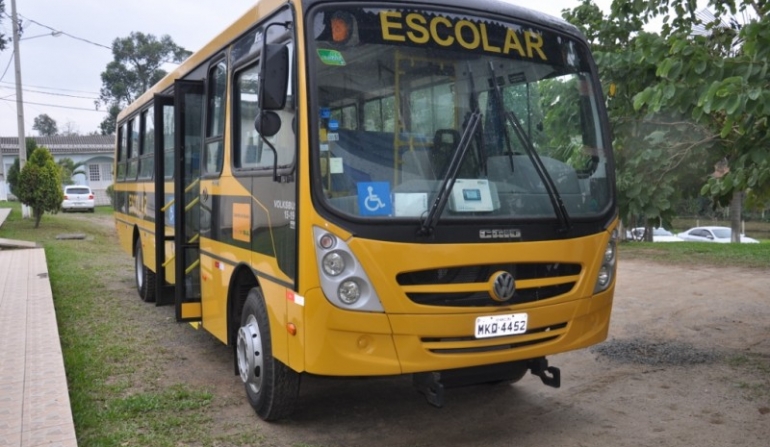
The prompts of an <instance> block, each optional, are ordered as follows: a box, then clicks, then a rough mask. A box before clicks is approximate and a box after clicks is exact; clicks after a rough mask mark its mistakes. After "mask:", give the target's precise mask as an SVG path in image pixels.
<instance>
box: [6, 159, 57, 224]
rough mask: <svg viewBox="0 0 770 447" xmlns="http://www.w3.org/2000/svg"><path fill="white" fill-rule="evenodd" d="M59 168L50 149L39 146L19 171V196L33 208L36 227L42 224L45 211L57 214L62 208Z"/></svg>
mask: <svg viewBox="0 0 770 447" xmlns="http://www.w3.org/2000/svg"><path fill="white" fill-rule="evenodd" d="M59 170H60V168H59V166H58V165H57V164H56V163H55V162H54V160H53V156H52V155H51V153H50V152H49V151H48V149H46V148H44V147H39V148H37V149H35V150H34V151H33V152H32V155H31V156H30V158H29V160H27V163H26V164H25V165H24V168H22V170H21V172H20V173H19V184H18V188H17V191H18V195H17V197H18V198H19V200H20V201H21V202H22V203H24V204H25V205H28V206H29V207H30V208H32V215H33V216H34V217H35V228H37V227H39V226H40V219H41V218H42V217H43V213H45V212H49V213H54V214H56V213H57V212H58V211H59V209H60V208H61V202H62V199H63V197H64V196H63V193H62V188H61V184H60V174H59Z"/></svg>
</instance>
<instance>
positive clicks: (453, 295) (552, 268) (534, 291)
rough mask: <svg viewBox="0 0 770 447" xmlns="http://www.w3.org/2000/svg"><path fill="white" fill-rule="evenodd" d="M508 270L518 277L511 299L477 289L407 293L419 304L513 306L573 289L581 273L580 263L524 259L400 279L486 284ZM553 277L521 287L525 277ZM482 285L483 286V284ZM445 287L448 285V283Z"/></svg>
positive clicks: (414, 283)
mask: <svg viewBox="0 0 770 447" xmlns="http://www.w3.org/2000/svg"><path fill="white" fill-rule="evenodd" d="M499 271H506V272H508V273H510V274H512V275H513V277H514V278H515V280H516V281H517V288H516V292H515V293H514V295H513V298H511V299H510V300H508V301H505V302H501V301H497V300H495V299H493V298H492V296H491V295H490V292H489V291H486V290H483V291H481V290H480V291H476V292H467V293H466V292H451V291H450V292H446V291H441V292H427V293H426V292H407V293H406V296H407V297H408V298H409V299H410V300H412V301H413V302H415V303H417V304H422V305H428V306H448V307H487V306H509V305H511V304H523V303H530V302H534V301H540V300H545V299H549V298H555V297H558V296H561V295H564V294H566V293H569V292H570V291H571V290H572V288H573V287H574V286H575V284H576V280H575V279H576V277H577V276H578V275H580V271H581V268H580V264H559V263H524V264H490V265H474V266H463V267H453V268H446V269H430V270H421V271H415V272H405V273H400V274H399V275H397V276H396V281H398V284H399V285H401V286H431V285H450V284H479V285H480V286H483V285H486V284H487V283H488V282H489V278H490V276H491V275H493V274H494V273H496V272H499ZM546 278H548V279H552V280H553V281H551V282H552V283H553V284H552V285H546V286H538V287H519V285H518V284H520V283H519V282H520V281H522V280H529V279H546ZM560 278H563V281H560ZM479 288H480V289H481V288H483V287H479ZM444 290H446V288H445V287H444Z"/></svg>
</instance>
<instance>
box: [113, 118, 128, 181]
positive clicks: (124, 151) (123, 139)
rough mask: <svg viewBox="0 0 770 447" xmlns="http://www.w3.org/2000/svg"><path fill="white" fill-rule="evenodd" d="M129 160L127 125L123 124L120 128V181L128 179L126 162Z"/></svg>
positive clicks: (118, 163) (118, 158)
mask: <svg viewBox="0 0 770 447" xmlns="http://www.w3.org/2000/svg"><path fill="white" fill-rule="evenodd" d="M127 159H128V133H127V132H126V124H125V123H124V124H122V125H121V126H120V127H119V128H118V157H117V168H116V175H117V179H118V181H121V182H122V181H124V180H125V179H126V160H127Z"/></svg>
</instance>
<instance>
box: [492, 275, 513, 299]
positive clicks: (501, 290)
mask: <svg viewBox="0 0 770 447" xmlns="http://www.w3.org/2000/svg"><path fill="white" fill-rule="evenodd" d="M492 277H493V278H494V279H493V280H492V293H491V294H490V295H492V298H493V299H494V300H495V301H500V302H503V301H508V300H510V299H511V298H513V294H514V292H516V281H514V279H513V275H511V274H510V273H508V272H497V273H495V274H494V275H492Z"/></svg>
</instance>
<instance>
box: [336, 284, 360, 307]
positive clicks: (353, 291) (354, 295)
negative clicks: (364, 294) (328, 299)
mask: <svg viewBox="0 0 770 447" xmlns="http://www.w3.org/2000/svg"><path fill="white" fill-rule="evenodd" d="M338 293H339V297H340V301H342V302H343V303H345V304H353V303H355V302H356V301H358V299H359V298H360V297H361V288H360V287H358V283H357V282H355V281H354V280H352V279H349V280H347V281H345V282H343V283H342V284H340V288H339V290H338Z"/></svg>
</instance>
